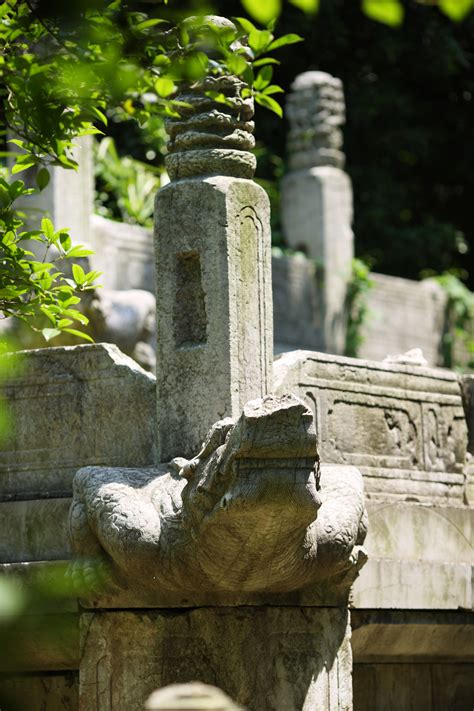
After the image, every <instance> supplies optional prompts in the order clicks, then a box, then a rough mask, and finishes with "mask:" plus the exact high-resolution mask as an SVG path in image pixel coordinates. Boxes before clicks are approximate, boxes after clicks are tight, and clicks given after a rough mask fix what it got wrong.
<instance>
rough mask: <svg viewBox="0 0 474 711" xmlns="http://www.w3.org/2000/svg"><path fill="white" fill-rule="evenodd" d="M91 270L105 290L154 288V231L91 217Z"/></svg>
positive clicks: (151, 289)
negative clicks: (97, 274) (92, 252)
mask: <svg viewBox="0 0 474 711" xmlns="http://www.w3.org/2000/svg"><path fill="white" fill-rule="evenodd" d="M91 231H92V237H91V243H92V248H93V249H94V256H93V263H94V269H99V270H100V271H102V275H101V277H100V283H101V284H102V285H103V286H104V288H106V289H115V290H118V291H122V290H125V289H144V290H145V291H150V292H151V293H153V292H154V291H155V256H154V247H153V232H152V230H148V229H146V228H145V227H140V226H139V225H129V224H127V223H125V222H115V221H113V220H108V219H107V218H105V217H100V216H99V215H92V216H91Z"/></svg>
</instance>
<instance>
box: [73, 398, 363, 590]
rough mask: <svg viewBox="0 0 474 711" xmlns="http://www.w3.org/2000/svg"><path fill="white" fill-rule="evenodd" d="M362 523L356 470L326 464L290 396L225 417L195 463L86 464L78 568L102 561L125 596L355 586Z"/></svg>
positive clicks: (79, 498) (78, 492)
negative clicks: (143, 591) (137, 591)
mask: <svg viewBox="0 0 474 711" xmlns="http://www.w3.org/2000/svg"><path fill="white" fill-rule="evenodd" d="M366 523H367V519H366V512H365V507H364V498H363V483H362V477H361V475H360V473H359V471H358V470H357V469H356V468H354V467H350V466H335V465H328V466H322V467H321V466H320V462H319V457H318V453H317V446H316V432H315V426H314V421H313V415H312V414H311V412H310V410H309V409H308V408H307V407H306V405H305V404H304V403H303V402H302V401H301V400H299V399H298V398H296V397H295V396H293V395H285V396H281V397H274V396H267V397H265V398H263V399H259V400H252V401H250V402H248V403H247V404H246V405H245V407H244V410H243V413H242V414H241V416H240V418H238V419H237V421H234V420H232V419H224V420H221V421H219V422H217V423H216V424H215V425H214V426H213V427H212V428H211V429H210V431H209V433H208V435H207V437H206V439H205V441H204V443H203V445H202V448H201V450H200V452H199V453H198V455H197V456H196V457H195V458H194V459H191V460H185V459H181V458H177V459H174V460H173V461H172V462H170V463H169V464H160V465H158V466H153V467H149V468H145V469H120V468H109V467H86V468H84V469H81V470H80V471H79V472H78V473H77V474H76V476H75V479H74V499H73V504H72V508H71V514H70V532H71V538H72V543H73V547H74V549H75V552H76V554H77V555H78V556H79V564H80V563H81V559H82V560H83V561H84V559H86V560H87V559H88V558H89V559H90V558H93V557H99V558H102V559H103V560H108V561H109V562H110V563H111V565H112V568H113V570H114V571H115V575H116V577H117V579H119V580H120V581H121V583H120V584H121V585H125V586H126V587H128V588H129V589H134V588H135V587H136V586H138V588H144V587H145V588H147V589H153V590H157V591H165V592H166V591H171V592H173V591H175V592H176V591H179V592H188V593H191V594H192V593H193V592H206V593H213V592H224V593H225V592H236V591H239V592H246V593H251V592H263V591H265V592H268V591H270V592H287V591H292V590H297V589H300V588H302V587H305V586H308V585H311V584H313V583H315V582H318V581H322V580H327V579H328V578H330V579H331V580H332V581H335V583H336V584H337V581H338V580H343V581H344V582H345V583H346V582H347V580H348V578H349V579H350V582H352V580H353V579H354V577H355V576H356V574H357V571H358V569H359V568H360V567H361V565H362V564H363V563H364V562H365V554H364V552H363V550H362V548H361V544H362V543H363V540H364V538H365V532H366ZM349 584H350V583H349Z"/></svg>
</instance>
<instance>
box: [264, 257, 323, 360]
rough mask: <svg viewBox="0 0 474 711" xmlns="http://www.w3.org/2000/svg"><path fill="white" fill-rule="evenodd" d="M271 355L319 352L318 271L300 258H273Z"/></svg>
mask: <svg viewBox="0 0 474 711" xmlns="http://www.w3.org/2000/svg"><path fill="white" fill-rule="evenodd" d="M272 292H273V340H274V353H283V352H284V351H290V350H294V349H295V348H304V349H308V350H321V349H322V348H323V347H324V342H323V318H322V298H323V295H322V293H321V289H320V288H319V287H318V283H317V268H316V265H315V263H314V262H313V261H312V260H311V259H307V258H306V257H303V256H277V255H275V254H273V255H272Z"/></svg>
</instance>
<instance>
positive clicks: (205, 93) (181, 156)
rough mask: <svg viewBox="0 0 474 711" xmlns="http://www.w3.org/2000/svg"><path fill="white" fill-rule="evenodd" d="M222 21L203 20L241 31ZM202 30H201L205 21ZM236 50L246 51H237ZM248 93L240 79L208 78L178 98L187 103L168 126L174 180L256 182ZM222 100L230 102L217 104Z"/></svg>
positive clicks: (169, 166) (168, 160) (169, 165)
mask: <svg viewBox="0 0 474 711" xmlns="http://www.w3.org/2000/svg"><path fill="white" fill-rule="evenodd" d="M191 20H192V18H191ZM223 20H224V18H220V17H215V16H213V15H211V16H208V17H205V18H204V22H205V23H206V22H207V23H212V24H214V25H216V26H218V27H222V26H225V27H226V28H228V29H230V30H232V29H233V30H234V31H236V28H235V25H234V24H233V23H231V22H230V21H229V20H225V23H223ZM199 26H200V27H201V29H202V27H203V20H202V19H201V20H200V25H199ZM191 28H192V26H191ZM195 31H197V29H196V28H195ZM237 45H238V46H240V47H241V46H242V45H241V44H240V43H234V45H233V46H237ZM204 49H206V47H204ZM207 52H208V54H210V53H212V50H207ZM245 88H248V87H247V84H246V83H245V82H244V81H242V80H241V79H239V78H238V77H235V76H208V77H205V78H204V79H199V80H197V81H195V82H194V83H192V84H190V85H188V86H187V87H186V88H184V89H183V92H182V93H181V94H179V95H178V96H177V97H176V99H177V100H178V101H180V102H183V104H182V105H181V106H178V107H177V109H176V110H177V112H178V113H179V117H177V118H171V119H169V120H167V122H166V130H167V132H168V134H169V136H170V141H169V143H168V150H169V154H168V155H167V157H166V167H167V169H168V173H169V175H170V177H171V179H172V180H173V179H174V180H176V179H179V178H187V177H192V176H199V175H228V176H234V177H236V178H252V177H253V175H254V173H255V168H256V160H255V156H254V155H253V154H252V153H250V152H249V151H251V150H252V149H253V148H254V146H255V139H254V137H253V135H252V134H253V130H254V122H253V121H252V118H253V115H254V103H253V99H252V98H251V97H250V96H247V97H245V96H243V94H245V92H244V89H245ZM218 95H219V96H220V98H222V97H225V98H222V101H221V100H219V101H217V100H216V98H215V97H216V96H218Z"/></svg>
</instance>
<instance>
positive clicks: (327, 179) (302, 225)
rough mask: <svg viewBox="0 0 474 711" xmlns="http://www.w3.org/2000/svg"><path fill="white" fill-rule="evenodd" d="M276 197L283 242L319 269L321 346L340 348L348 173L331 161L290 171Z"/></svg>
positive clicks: (350, 247) (349, 254)
mask: <svg viewBox="0 0 474 711" xmlns="http://www.w3.org/2000/svg"><path fill="white" fill-rule="evenodd" d="M281 202H282V223H283V230H284V233H285V238H286V242H287V244H288V245H289V246H290V247H292V248H293V249H298V250H301V251H303V252H305V253H306V254H307V256H308V257H309V258H310V259H312V260H315V262H316V264H317V266H318V269H319V280H320V287H319V288H320V291H321V294H322V299H321V305H322V321H323V336H324V348H323V350H325V351H327V352H330V353H343V352H344V346H345V300H346V290H347V284H348V282H349V280H350V277H351V269H352V258H353V256H354V235H353V232H352V227H351V223H352V186H351V181H350V178H349V176H348V175H347V174H346V173H344V171H343V170H341V169H340V168H335V167H332V166H320V167H315V168H309V169H307V170H298V171H293V172H291V173H289V174H288V175H286V176H285V178H284V179H283V182H282V200H281Z"/></svg>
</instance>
